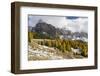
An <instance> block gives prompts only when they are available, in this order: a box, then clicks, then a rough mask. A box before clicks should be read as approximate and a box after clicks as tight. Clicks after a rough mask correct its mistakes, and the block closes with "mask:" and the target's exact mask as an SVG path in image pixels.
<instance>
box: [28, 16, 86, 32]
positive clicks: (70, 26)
mask: <svg viewBox="0 0 100 76" xmlns="http://www.w3.org/2000/svg"><path fill="white" fill-rule="evenodd" d="M40 19H42V20H43V21H44V22H46V23H48V24H52V25H53V26H55V27H56V28H65V29H66V30H71V31H72V32H88V18H87V17H78V16H36V15H29V16H28V23H29V26H32V27H34V26H35V25H36V24H37V23H38V21H39V20H40Z"/></svg>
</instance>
